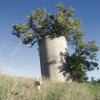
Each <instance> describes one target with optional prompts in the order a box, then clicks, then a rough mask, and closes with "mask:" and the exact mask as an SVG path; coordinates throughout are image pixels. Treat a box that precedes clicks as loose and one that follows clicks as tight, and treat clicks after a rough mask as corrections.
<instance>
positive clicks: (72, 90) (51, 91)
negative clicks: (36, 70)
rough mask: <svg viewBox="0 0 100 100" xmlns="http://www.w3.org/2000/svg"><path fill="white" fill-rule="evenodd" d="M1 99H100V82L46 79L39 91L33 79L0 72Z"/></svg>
mask: <svg viewBox="0 0 100 100" xmlns="http://www.w3.org/2000/svg"><path fill="white" fill-rule="evenodd" d="M0 100H100V84H91V83H80V84H79V83H52V82H50V81H48V80H45V81H43V84H42V87H41V91H40V92H38V90H37V88H36V87H35V86H34V80H33V79H27V78H17V77H11V76H7V75H1V74H0Z"/></svg>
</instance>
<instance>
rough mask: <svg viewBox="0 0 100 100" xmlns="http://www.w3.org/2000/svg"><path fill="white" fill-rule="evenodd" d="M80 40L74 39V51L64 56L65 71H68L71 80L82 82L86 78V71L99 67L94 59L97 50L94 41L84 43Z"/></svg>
mask: <svg viewBox="0 0 100 100" xmlns="http://www.w3.org/2000/svg"><path fill="white" fill-rule="evenodd" d="M77 37H78V36H77ZM81 41H82V43H81V42H80V39H79V42H78V38H77V40H76V41H75V39H74V43H75V51H74V53H73V54H71V55H69V54H68V55H67V56H66V62H67V66H66V72H69V73H70V75H71V77H72V78H73V80H74V81H77V82H84V81H86V80H87V79H88V78H87V76H86V72H87V71H92V70H94V68H97V69H99V67H98V63H97V61H96V52H97V51H98V47H97V46H96V42H95V41H91V42H90V41H89V42H88V43H87V44H86V43H85V42H84V41H83V40H82V39H81ZM74 43H73V44H74ZM76 43H77V44H76Z"/></svg>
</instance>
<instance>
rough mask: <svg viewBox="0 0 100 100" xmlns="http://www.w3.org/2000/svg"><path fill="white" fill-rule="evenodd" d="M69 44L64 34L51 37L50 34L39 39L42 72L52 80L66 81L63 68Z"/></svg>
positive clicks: (43, 75)
mask: <svg viewBox="0 0 100 100" xmlns="http://www.w3.org/2000/svg"><path fill="white" fill-rule="evenodd" d="M66 49H67V44H66V39H65V37H64V36H61V37H59V38H54V39H51V38H49V37H48V36H47V37H44V38H43V39H41V40H40V41H39V52H40V64H41V74H42V77H44V78H49V79H50V80H51V81H57V82H65V81H66V79H65V77H64V75H63V71H62V68H63V66H64V63H65V59H64V54H65V53H66Z"/></svg>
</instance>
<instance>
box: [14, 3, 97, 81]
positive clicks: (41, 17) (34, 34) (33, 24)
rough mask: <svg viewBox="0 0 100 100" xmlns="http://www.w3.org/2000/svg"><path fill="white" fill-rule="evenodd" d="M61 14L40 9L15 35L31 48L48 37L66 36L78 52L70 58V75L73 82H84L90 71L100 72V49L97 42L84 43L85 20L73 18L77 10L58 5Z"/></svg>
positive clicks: (68, 62) (15, 31)
mask: <svg viewBox="0 0 100 100" xmlns="http://www.w3.org/2000/svg"><path fill="white" fill-rule="evenodd" d="M56 8H57V9H58V12H57V13H56V14H55V15H50V14H49V13H47V12H46V10H45V9H39V8H37V9H36V11H35V12H34V11H33V12H32V13H31V14H30V16H28V23H27V24H24V23H20V24H17V25H13V35H16V36H17V37H18V38H20V39H21V40H22V43H23V44H25V45H26V44H31V47H32V46H33V45H34V44H35V43H36V42H38V41H39V40H40V39H42V38H43V37H45V36H47V35H48V36H50V38H55V37H60V36H65V38H66V40H67V41H68V43H69V45H71V46H73V47H74V53H73V54H71V55H69V54H68V53H67V55H65V56H66V64H67V67H65V69H66V71H65V72H66V73H67V72H69V73H70V75H71V77H72V78H73V80H75V81H78V82H83V81H85V80H86V79H87V76H86V72H87V71H91V70H94V68H97V69H98V64H97V62H96V57H97V55H96V52H97V51H98V50H99V48H98V47H97V46H96V42H95V41H89V42H88V43H86V42H85V41H84V40H83V36H84V31H83V30H82V29H81V23H82V22H81V20H80V19H78V18H72V16H73V15H74V13H75V10H74V9H73V8H71V7H69V8H65V7H64V6H63V5H62V4H57V5H56Z"/></svg>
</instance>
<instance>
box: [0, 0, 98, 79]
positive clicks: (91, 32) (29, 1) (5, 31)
mask: <svg viewBox="0 0 100 100" xmlns="http://www.w3.org/2000/svg"><path fill="white" fill-rule="evenodd" d="M57 3H62V4H64V5H65V6H66V7H69V6H71V7H74V8H75V9H76V13H75V15H74V17H75V18H76V17H77V18H81V19H82V21H83V24H82V29H84V30H85V31H86V33H85V36H84V39H85V40H86V41H89V40H96V41H97V45H98V46H99V47H100V0H0V71H1V72H3V73H6V74H10V75H15V76H21V77H40V76H41V74H40V61H39V54H38V45H37V44H35V45H34V47H33V48H31V49H30V48H26V47H25V46H24V45H21V46H19V48H18V49H17V51H16V48H17V46H18V45H19V43H20V40H18V39H17V38H16V37H15V36H13V35H12V25H13V24H18V23H21V22H24V23H26V22H27V21H28V19H27V16H28V15H29V14H30V13H31V11H32V10H35V9H36V8H37V7H38V8H46V10H47V11H48V12H50V14H55V13H56V9H55V4H57ZM13 55H14V56H13ZM98 59H99V60H98V62H99V66H100V51H99V52H98ZM88 76H89V77H96V78H100V70H99V71H98V70H95V71H93V72H89V73H88Z"/></svg>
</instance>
